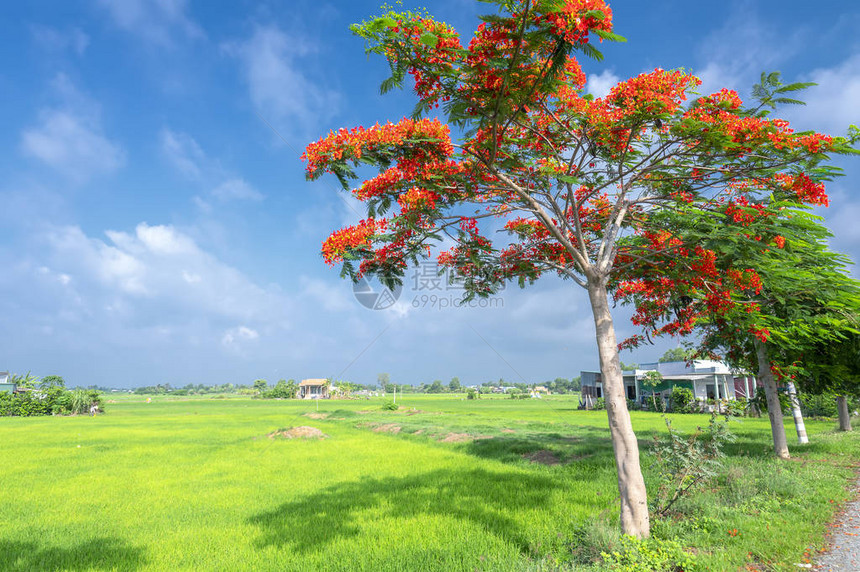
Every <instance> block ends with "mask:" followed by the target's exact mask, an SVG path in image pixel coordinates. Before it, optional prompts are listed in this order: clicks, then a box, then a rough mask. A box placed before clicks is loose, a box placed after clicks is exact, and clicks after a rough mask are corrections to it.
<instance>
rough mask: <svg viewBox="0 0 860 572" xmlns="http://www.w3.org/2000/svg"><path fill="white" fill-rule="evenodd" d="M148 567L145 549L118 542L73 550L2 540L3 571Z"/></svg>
mask: <svg viewBox="0 0 860 572" xmlns="http://www.w3.org/2000/svg"><path fill="white" fill-rule="evenodd" d="M145 563H146V557H145V554H144V550H143V549H142V548H136V547H133V546H129V545H128V544H126V543H125V542H124V541H123V540H120V539H118V538H94V539H92V540H87V541H86V542H82V543H80V544H77V545H75V546H71V547H59V546H42V545H40V544H38V543H37V542H28V541H17V540H6V539H0V570H6V571H10V572H17V571H19V570H20V571H24V570H102V569H111V570H135V569H137V568H140V567H141V566H142V565H143V564H145Z"/></svg>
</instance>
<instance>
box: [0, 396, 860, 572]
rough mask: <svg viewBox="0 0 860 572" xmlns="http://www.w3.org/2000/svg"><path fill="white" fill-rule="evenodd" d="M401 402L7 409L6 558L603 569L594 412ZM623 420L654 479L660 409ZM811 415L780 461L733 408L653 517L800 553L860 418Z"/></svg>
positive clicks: (714, 552)
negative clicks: (717, 456)
mask: <svg viewBox="0 0 860 572" xmlns="http://www.w3.org/2000/svg"><path fill="white" fill-rule="evenodd" d="M398 401H399V403H400V404H401V405H402V408H401V409H400V410H398V411H383V410H382V407H381V406H382V400H381V399H372V400H331V401H321V402H318V403H317V402H308V401H271V400H258V399H250V398H231V399H217V398H215V399H213V398H208V397H207V398H205V399H204V398H183V399H169V398H163V397H154V398H153V400H152V402H151V403H147V402H146V401H145V398H144V397H143V396H124V397H122V398H118V399H116V400H115V402H113V403H111V402H109V403H108V405H107V413H106V414H104V415H99V416H97V417H45V418H0V451H2V457H0V458H2V464H0V570H11V571H23V570H295V571H299V570H308V571H311V570H344V571H346V570H350V571H352V570H367V571H374V572H376V571H381V570H398V571H400V570H440V571H441V570H444V571H456V570H464V571H465V570H468V571H474V570H523V571H525V570H580V569H582V570H597V569H599V564H594V565H592V564H590V562H592V561H593V560H595V559H597V560H599V550H600V549H601V548H609V549H611V548H613V547H614V546H617V543H618V535H617V515H616V512H617V504H618V503H617V486H616V481H615V468H614V464H613V460H612V452H611V444H610V442H609V435H608V429H607V428H606V417H605V412H585V411H578V410H577V409H576V399H575V397H567V396H553V397H550V398H547V399H542V400H536V399H532V400H512V399H480V400H465V399H464V398H463V396H461V395H446V396H412V395H406V396H405V397H402V398H399V399H398ZM633 418H634V426H635V428H636V430H637V434H638V436H639V437H640V440H641V443H642V450H643V453H644V455H643V467H645V468H646V478H647V479H648V481H649V486H652V487H653V486H655V485H656V483H655V481H654V479H655V478H656V473H655V471H653V470H652V469H650V468H649V467H650V465H651V463H652V462H653V459H652V458H651V456H650V455H649V454H648V453H647V451H648V447H649V443H650V442H651V440H652V439H653V436H654V435H656V434H665V425H664V422H663V420H662V419H661V418H660V417H659V416H658V415H656V414H653V413H647V412H635V413H633ZM673 420H674V421H673V424H674V426H675V427H677V428H679V429H680V430H682V431H689V430H692V429H693V428H695V426H696V425H697V424H704V423H707V417H705V416H700V415H690V416H675V417H673ZM296 427H311V428H313V429H315V430H318V431H312V430H303V431H304V432H305V433H317V432H319V433H321V434H323V438H305V437H303V436H298V437H297V438H292V439H290V438H286V437H285V436H284V435H283V434H282V433H283V432H285V431H288V430H290V429H292V428H296ZM807 427H808V429H809V431H810V436H811V440H812V443H811V444H810V445H808V446H805V447H794V448H793V449H792V453H793V454H794V455H795V457H796V459H795V460H792V461H790V462H782V463H781V462H778V461H776V460H774V459H772V458H771V456H770V453H769V452H770V446H769V441H768V439H769V429H768V424H767V420H766V419H740V420H733V421H732V422H731V424H730V428H731V430H732V431H733V432H734V433H735V434H736V435H737V437H738V439H737V441H736V442H735V443H734V444H732V445H731V446H730V448H729V450H728V453H729V456H728V458H727V460H726V466H725V469H724V471H723V472H722V474H721V476H720V477H719V478H718V479H717V480H716V481H715V482H714V483H712V484H711V485H709V486H708V487H707V488H706V489H705V490H703V491H701V492H700V493H698V494H697V495H695V496H693V497H691V498H689V499H687V500H685V501H683V502H682V503H680V504H679V506H678V511H677V513H676V514H674V515H673V516H671V517H670V518H667V519H663V520H658V521H656V522H655V523H654V526H653V529H654V534H655V535H657V536H661V537H665V538H677V539H678V540H680V541H681V542H682V543H683V544H684V545H685V546H688V547H690V549H691V551H692V553H694V554H695V555H696V558H697V561H698V562H699V568H701V569H702V570H743V569H746V567H748V566H752V567H753V568H751V569H753V570H782V569H785V570H791V569H795V570H796V569H797V568H796V566H795V564H796V563H800V562H802V561H803V560H804V558H808V553H807V554H806V555H805V554H804V551H814V550H815V549H817V548H819V547H821V546H822V542H823V535H824V533H825V531H826V523H827V521H828V520H829V519H830V518H831V515H832V514H833V512H834V511H835V510H836V508H837V507H838V505H839V503H841V502H842V501H844V500H845V499H846V498H847V496H848V492H847V486H848V485H849V484H850V483H851V479H852V478H853V474H854V470H855V466H856V463H857V461H858V460H860V438H858V437H857V436H856V435H855V434H853V433H849V434H837V433H835V432H834V431H833V430H834V423H833V422H832V421H829V420H822V421H816V420H810V421H809V422H808V424H807ZM788 430H789V431H790V432H793V427H789V428H788ZM279 432H280V433H281V434H278V435H273V434H274V433H279ZM790 434H792V433H790ZM270 435H271V436H270ZM792 435H793V434H792ZM732 530H734V531H735V533H734V534H732V533H731V531H732Z"/></svg>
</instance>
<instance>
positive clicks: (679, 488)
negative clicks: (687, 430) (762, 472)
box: [652, 414, 735, 515]
mask: <svg viewBox="0 0 860 572" xmlns="http://www.w3.org/2000/svg"><path fill="white" fill-rule="evenodd" d="M664 419H665V421H666V428H667V429H668V436H667V438H665V439H663V438H660V437H659V436H656V435H655V436H654V448H653V452H654V457H655V459H656V460H655V462H654V466H655V468H656V469H657V473H658V475H659V477H660V483H659V486H658V487H657V491H656V492H655V493H654V498H653V501H652V504H653V505H654V512H655V513H656V514H658V515H665V514H667V513H668V512H669V509H670V508H672V505H674V504H675V503H676V502H677V501H678V500H679V499H680V498H681V497H682V496H684V495H687V494H689V493H690V492H692V491H693V490H694V489H695V488H696V487H697V486H700V485H702V484H704V483H705V482H707V481H708V480H709V479H712V478H713V477H715V476H716V475H717V472H718V470H719V469H720V468H722V459H723V457H724V456H725V454H724V453H723V447H724V446H725V445H726V444H727V443H731V442H732V441H734V439H735V437H734V435H732V434H731V433H730V432H729V429H728V426H727V425H726V423H725V422H723V421H720V420H718V419H717V416H716V415H715V414H713V415H711V419H710V421H709V423H708V427H707V428H705V429H702V428H701V427H697V428H696V430H695V431H694V432H693V433H691V434H690V435H689V436H687V437H684V436H683V435H681V434H680V433H679V432H678V431H677V430H675V429H674V428H673V427H672V421H671V420H670V419H669V418H668V417H664Z"/></svg>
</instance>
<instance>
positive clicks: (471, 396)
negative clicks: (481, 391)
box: [466, 387, 478, 399]
mask: <svg viewBox="0 0 860 572" xmlns="http://www.w3.org/2000/svg"><path fill="white" fill-rule="evenodd" d="M477 397H478V392H477V391H476V390H475V388H473V387H470V388H469V389H467V390H466V399H476V398H477Z"/></svg>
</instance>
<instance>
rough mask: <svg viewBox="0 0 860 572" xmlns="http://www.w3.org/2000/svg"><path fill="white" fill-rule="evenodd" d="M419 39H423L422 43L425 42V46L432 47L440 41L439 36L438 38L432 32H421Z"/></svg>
mask: <svg viewBox="0 0 860 572" xmlns="http://www.w3.org/2000/svg"><path fill="white" fill-rule="evenodd" d="M419 40H421V43H422V44H424V45H425V46H430V47H431V48H435V47H436V44H437V43H438V42H439V38H437V37H436V36H435V35H434V34H431V33H430V32H424V33H423V34H421V37H420V38H419Z"/></svg>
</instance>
